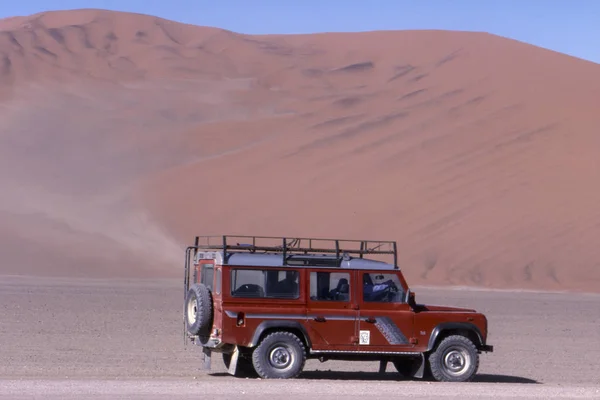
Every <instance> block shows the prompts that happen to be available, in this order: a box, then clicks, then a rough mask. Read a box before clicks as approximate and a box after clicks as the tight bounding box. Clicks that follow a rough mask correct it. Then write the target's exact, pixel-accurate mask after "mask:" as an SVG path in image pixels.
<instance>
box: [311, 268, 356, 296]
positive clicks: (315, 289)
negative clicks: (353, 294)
mask: <svg viewBox="0 0 600 400" xmlns="http://www.w3.org/2000/svg"><path fill="white" fill-rule="evenodd" d="M310 299H311V300H316V301H350V274H349V273H347V272H311V273H310Z"/></svg>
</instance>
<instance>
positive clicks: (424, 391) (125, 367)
mask: <svg viewBox="0 0 600 400" xmlns="http://www.w3.org/2000/svg"><path fill="white" fill-rule="evenodd" d="M415 290H416V292H417V300H418V301H420V302H425V303H433V304H444V305H456V306H467V307H474V308H476V309H478V310H480V311H483V312H485V313H486V314H487V315H488V318H489V321H490V339H489V341H490V343H491V344H493V345H494V346H495V351H494V353H487V354H482V360H481V367H480V369H479V374H478V376H477V377H476V379H475V381H474V382H471V383H464V384H463V383H461V384H454V383H453V384H442V383H436V382H421V381H418V380H417V381H408V380H403V379H402V378H400V377H399V376H397V375H396V374H394V371H393V367H392V366H391V365H390V367H388V372H387V373H386V374H383V375H380V374H378V373H377V369H378V364H377V363H372V362H355V363H350V362H335V361H329V362H326V363H320V362H318V361H313V360H311V361H310V362H308V363H307V366H306V369H305V372H304V373H303V374H302V375H301V376H300V377H299V378H298V379H295V380H292V381H272V380H268V381H267V380H260V379H239V378H234V377H231V376H229V375H228V374H227V373H226V372H225V368H224V366H223V363H222V362H221V360H220V359H219V358H218V357H215V358H214V359H213V366H212V370H211V371H210V373H209V372H207V371H204V370H203V369H202V361H201V360H202V358H201V357H202V356H201V351H200V349H199V348H198V347H195V346H193V345H189V344H188V345H187V346H184V341H183V333H182V328H183V322H182V317H181V310H182V299H183V289H182V282H180V281H179V280H138V281H123V280H118V281H117V280H109V279H107V280H99V279H95V280H85V279H71V278H69V279H66V278H65V279H58V278H30V277H14V276H0V357H1V359H2V362H1V363H0V397H1V398H10V399H37V398H44V399H48V398H52V399H53V398H57V399H58V398H60V399H75V398H82V397H83V396H85V398H88V399H92V398H93V399H96V398H119V399H123V398H128V399H129V398H130V399H134V398H135V399H137V398H144V399H158V398H165V397H166V396H169V397H173V398H189V399H192V398H198V397H200V396H201V397H202V398H208V397H210V398H215V399H217V398H247V399H259V398H260V399H262V398H268V397H267V396H277V398H279V397H281V396H282V395H285V397H286V398H288V399H296V398H316V397H320V396H321V395H323V396H336V397H338V396H340V397H342V396H343V398H363V397H368V398H369V399H371V398H390V396H392V397H394V396H396V397H397V396H402V397H404V396H410V397H411V398H461V399H465V398H466V399H469V398H481V397H487V398H490V397H491V398H507V399H508V398H539V399H548V398H598V399H600V363H598V360H599V359H600V326H599V325H598V321H599V320H600V295H595V294H572V293H570V294H569V293H543V292H516V291H510V292H509V291H486V290H467V289H435V288H416V289H415Z"/></svg>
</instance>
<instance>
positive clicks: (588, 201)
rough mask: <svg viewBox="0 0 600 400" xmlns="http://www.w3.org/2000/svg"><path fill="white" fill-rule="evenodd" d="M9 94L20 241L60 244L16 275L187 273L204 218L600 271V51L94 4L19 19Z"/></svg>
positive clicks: (422, 274)
mask: <svg viewBox="0 0 600 400" xmlns="http://www.w3.org/2000/svg"><path fill="white" fill-rule="evenodd" d="M0 99H1V100H2V102H1V103H0V118H1V124H0V141H1V142H0V167H1V169H0V180H1V181H0V182H1V183H2V186H3V196H2V199H1V200H0V212H1V213H2V214H3V215H5V216H6V218H4V220H5V221H8V222H6V223H3V224H2V227H1V228H0V236H1V237H5V238H7V240H4V241H3V242H2V244H0V246H2V248H1V249H0V251H2V252H3V254H6V255H7V257H9V258H11V259H14V260H19V259H23V260H27V258H22V254H23V252H31V250H30V249H31V248H32V247H31V246H33V245H35V247H33V248H35V249H45V251H43V252H41V253H39V254H40V256H35V257H30V258H32V259H37V260H38V263H33V262H23V265H22V266H20V267H19V271H12V270H10V269H9V271H10V272H11V273H24V274H31V273H38V272H39V271H43V273H46V274H66V275H70V274H74V275H82V276H86V275H102V274H104V275H110V276H119V275H121V274H124V273H125V271H126V272H127V274H128V275H132V274H133V275H135V274H136V273H138V274H145V275H150V276H156V275H162V276H179V274H180V273H181V271H180V269H181V263H182V261H183V252H182V251H181V249H182V248H183V247H185V245H187V244H188V243H189V242H190V241H191V239H192V238H191V237H192V235H194V234H222V233H236V234H265V235H289V236H293V235H299V236H321V237H322V236H335V237H340V238H373V239H392V240H397V241H398V244H399V251H400V259H399V261H400V263H401V266H402V267H403V268H404V271H405V273H406V275H407V277H408V279H410V281H411V282H413V283H415V284H443V285H477V286H484V287H509V288H531V289H559V290H591V291H597V290H598V288H600V261H599V260H600V247H598V246H597V237H598V236H599V235H600V211H599V209H598V204H600V189H598V188H597V185H596V184H595V183H596V182H598V181H599V179H598V178H600V164H599V161H597V160H598V158H597V150H598V149H599V148H600V137H599V136H598V135H597V132H598V129H599V128H600V117H599V116H598V113H597V111H596V108H597V104H598V101H600V66H598V65H597V64H594V63H590V62H586V61H583V60H580V59H576V58H573V57H569V56H566V55H563V54H559V53H556V52H552V51H549V50H545V49H541V48H537V47H534V46H531V45H528V44H525V43H521V42H517V41H513V40H508V39H504V38H501V37H497V36H494V35H490V34H485V33H468V32H446V31H398V32H391V31H390V32H368V33H335V34H334V33H328V34H314V35H289V36H278V35H270V36H248V35H241V34H237V33H233V32H229V31H224V30H219V29H215V28H207V27H197V26H191V25H184V24H179V23H175V22H172V21H167V20H164V19H160V18H155V17H151V16H146V15H137V14H127V13H116V12H108V11H99V10H77V11H69V12H54V13H45V14H40V15H34V16H28V17H19V18H13V19H8V20H0ZM27 246H30V247H27ZM75 248H76V249H77V250H76V251H74V249H75ZM29 254H38V253H35V252H34V253H29ZM43 254H47V255H48V257H49V259H48V260H49V264H51V267H46V268H44V269H42V267H43V264H44V262H41V263H40V262H39V260H40V258H41V259H44V257H45V256H44V255H43ZM19 257H21V258H19ZM50 260H51V262H50ZM12 265H15V264H12ZM3 268H5V269H3V271H5V272H6V271H7V270H6V268H8V267H3Z"/></svg>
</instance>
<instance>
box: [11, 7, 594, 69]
mask: <svg viewBox="0 0 600 400" xmlns="http://www.w3.org/2000/svg"><path fill="white" fill-rule="evenodd" d="M73 8H104V9H111V10H121V11H132V12H139V13H144V14H151V15H156V16H160V17H163V18H167V19H173V20H176V21H181V22H187V23H192V24H196V25H208V26H216V27H220V28H225V29H230V30H233V31H236V32H242V33H310V32H325V31H365V30H380V29H384V30H390V29H391V30H396V29H451V30H468V31H485V32H490V33H494V34H497V35H501V36H506V37H509V38H513V39H517V40H521V41H524V42H528V43H532V44H535V45H538V46H542V47H546V48H549V49H552V50H556V51H560V52H563V53H566V54H570V55H573V56H576V57H580V58H584V59H587V60H590V61H594V62H596V63H600V43H598V39H600V1H598V0H437V1H436V0H410V1H409V0H370V1H368V0H87V1H85V0H56V1H50V0H20V1H11V0H0V18H3V17H8V16H14V15H28V14H34V13H37V12H41V11H46V10H56V9H73Z"/></svg>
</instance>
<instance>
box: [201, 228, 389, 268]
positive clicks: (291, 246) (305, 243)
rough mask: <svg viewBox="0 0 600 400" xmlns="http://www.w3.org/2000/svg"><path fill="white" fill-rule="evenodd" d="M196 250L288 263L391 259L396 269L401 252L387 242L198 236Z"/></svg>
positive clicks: (281, 237)
mask: <svg viewBox="0 0 600 400" xmlns="http://www.w3.org/2000/svg"><path fill="white" fill-rule="evenodd" d="M194 242H195V243H194V244H195V246H193V247H194V248H195V249H196V250H213V251H223V254H226V253H229V252H247V253H263V254H265V253H271V254H273V253H275V254H282V256H283V259H284V260H286V259H287V258H288V257H289V256H301V255H311V256H316V255H323V256H327V255H330V256H331V255H335V257H336V258H340V259H341V258H342V257H344V256H345V255H349V256H354V257H358V258H364V256H365V255H388V256H390V255H391V256H392V257H393V260H394V264H393V265H394V266H395V267H397V266H398V250H397V244H396V242H395V241H385V240H352V239H332V238H308V237H283V236H248V235H222V236H196V237H195V241H194Z"/></svg>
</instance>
